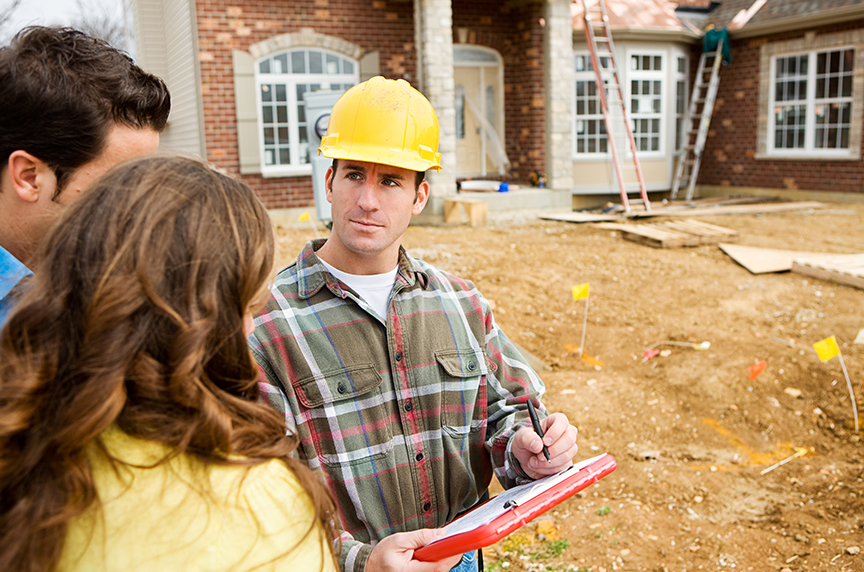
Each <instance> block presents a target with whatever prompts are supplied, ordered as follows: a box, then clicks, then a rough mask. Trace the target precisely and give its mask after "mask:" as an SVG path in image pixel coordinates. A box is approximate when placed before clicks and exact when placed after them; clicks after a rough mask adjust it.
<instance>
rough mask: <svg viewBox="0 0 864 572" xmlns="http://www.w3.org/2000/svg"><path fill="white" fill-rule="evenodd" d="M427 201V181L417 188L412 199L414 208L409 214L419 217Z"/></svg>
mask: <svg viewBox="0 0 864 572" xmlns="http://www.w3.org/2000/svg"><path fill="white" fill-rule="evenodd" d="M428 200H429V181H426V180H423V181H422V182H421V183H420V184H419V185H418V186H417V196H416V197H415V199H414V208H413V209H412V210H411V214H414V215H419V214H420V213H422V212H423V208H424V207H425V206H426V201H428Z"/></svg>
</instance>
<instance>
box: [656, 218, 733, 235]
mask: <svg viewBox="0 0 864 572" xmlns="http://www.w3.org/2000/svg"><path fill="white" fill-rule="evenodd" d="M670 222H672V221H670ZM674 222H679V221H674ZM680 222H683V223H686V224H688V225H692V226H693V227H695V228H698V229H699V231H700V232H702V233H703V234H709V235H713V236H728V237H730V238H737V237H738V231H737V230H732V229H731V228H726V227H725V226H719V225H716V224H711V223H707V222H702V221H701V220H696V219H692V218H688V219H684V220H683V221H680Z"/></svg>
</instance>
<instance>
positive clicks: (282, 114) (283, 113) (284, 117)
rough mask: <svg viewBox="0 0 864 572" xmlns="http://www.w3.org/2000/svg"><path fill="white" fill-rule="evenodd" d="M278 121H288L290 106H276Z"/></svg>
mask: <svg viewBox="0 0 864 572" xmlns="http://www.w3.org/2000/svg"><path fill="white" fill-rule="evenodd" d="M276 121H277V122H278V123H288V108H287V107H285V106H284V105H279V106H277V107H276Z"/></svg>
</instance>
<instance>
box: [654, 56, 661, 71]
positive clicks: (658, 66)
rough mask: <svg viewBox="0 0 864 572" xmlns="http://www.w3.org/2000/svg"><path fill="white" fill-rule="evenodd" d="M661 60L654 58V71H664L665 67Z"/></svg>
mask: <svg viewBox="0 0 864 572" xmlns="http://www.w3.org/2000/svg"><path fill="white" fill-rule="evenodd" d="M661 59H662V58H661V57H660V56H654V67H653V68H652V69H653V70H654V71H662V70H663V65H662V64H661V63H660V61H661Z"/></svg>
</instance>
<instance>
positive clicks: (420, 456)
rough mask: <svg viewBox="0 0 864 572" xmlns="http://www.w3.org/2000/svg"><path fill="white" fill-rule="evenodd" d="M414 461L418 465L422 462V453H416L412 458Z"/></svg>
mask: <svg viewBox="0 0 864 572" xmlns="http://www.w3.org/2000/svg"><path fill="white" fill-rule="evenodd" d="M414 459H415V460H416V461H417V462H418V463H419V462H420V461H422V460H423V453H417V455H416V456H415V457H414Z"/></svg>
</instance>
